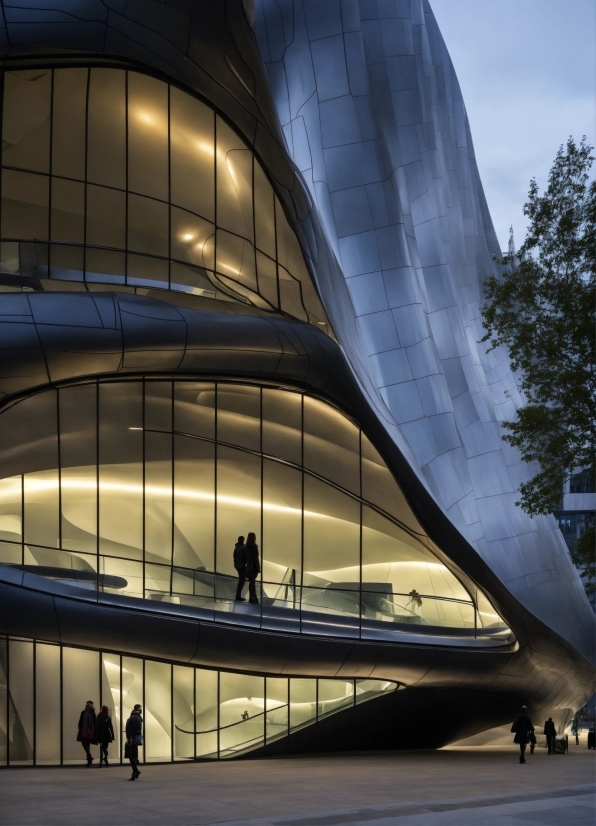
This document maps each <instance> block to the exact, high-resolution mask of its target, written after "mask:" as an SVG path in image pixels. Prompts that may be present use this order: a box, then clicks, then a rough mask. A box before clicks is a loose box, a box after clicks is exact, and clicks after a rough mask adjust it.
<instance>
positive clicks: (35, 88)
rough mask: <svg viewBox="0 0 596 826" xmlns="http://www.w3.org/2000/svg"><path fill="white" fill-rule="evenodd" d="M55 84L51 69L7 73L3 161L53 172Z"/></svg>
mask: <svg viewBox="0 0 596 826" xmlns="http://www.w3.org/2000/svg"><path fill="white" fill-rule="evenodd" d="M51 84H52V72H51V71H50V70H49V69H41V70H40V69H31V70H27V71H21V72H6V74H5V75H4V110H3V116H2V147H3V149H2V163H3V164H5V165H6V166H19V167H21V168H22V169H33V170H35V171H37V172H49V168H50V100H51ZM42 237H43V236H42Z"/></svg>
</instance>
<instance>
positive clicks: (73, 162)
mask: <svg viewBox="0 0 596 826" xmlns="http://www.w3.org/2000/svg"><path fill="white" fill-rule="evenodd" d="M88 74H89V70H88V69H55V70H54V99H53V106H52V109H53V112H52V129H53V132H52V173H53V174H54V175H64V176H65V177H67V178H77V179H78V180H79V181H84V180H85V120H86V117H87V77H88Z"/></svg>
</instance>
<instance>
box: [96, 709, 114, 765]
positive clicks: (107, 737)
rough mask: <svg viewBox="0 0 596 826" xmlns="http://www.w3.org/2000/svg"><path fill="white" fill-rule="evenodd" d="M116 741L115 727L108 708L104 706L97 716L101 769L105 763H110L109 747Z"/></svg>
mask: <svg viewBox="0 0 596 826" xmlns="http://www.w3.org/2000/svg"><path fill="white" fill-rule="evenodd" d="M113 741H114V726H113V725H112V718H111V717H110V715H109V713H108V707H107V706H102V707H101V711H100V712H99V714H98V715H97V742H98V743H99V767H100V768H101V764H102V763H103V762H105V764H106V766H108V765H109V763H108V746H109V745H110V743H112V742H113Z"/></svg>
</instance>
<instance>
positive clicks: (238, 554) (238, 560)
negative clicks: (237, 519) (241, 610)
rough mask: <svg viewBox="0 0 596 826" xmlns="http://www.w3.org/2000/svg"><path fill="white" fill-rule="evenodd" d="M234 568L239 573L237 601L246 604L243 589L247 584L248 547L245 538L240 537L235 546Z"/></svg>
mask: <svg viewBox="0 0 596 826" xmlns="http://www.w3.org/2000/svg"><path fill="white" fill-rule="evenodd" d="M234 568H235V569H236V570H237V571H238V586H237V588H236V601H237V602H246V600H245V599H244V597H243V596H242V589H243V588H244V583H245V582H246V545H245V544H244V537H243V536H239V537H238V542H236V544H235V545H234Z"/></svg>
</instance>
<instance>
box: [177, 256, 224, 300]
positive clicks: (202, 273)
mask: <svg viewBox="0 0 596 826" xmlns="http://www.w3.org/2000/svg"><path fill="white" fill-rule="evenodd" d="M212 278H213V276H212V274H211V273H208V272H207V271H206V270H203V269H199V268H198V267H188V266H186V265H184V264H177V263H176V262H175V261H172V262H170V289H171V290H179V291H180V292H183V293H191V294H192V295H200V296H202V297H203V298H221V299H222V300H224V301H226V300H229V299H228V296H227V295H226V293H223V292H220V293H219V294H218V290H217V287H216V286H215V285H214V284H213V282H212Z"/></svg>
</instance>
